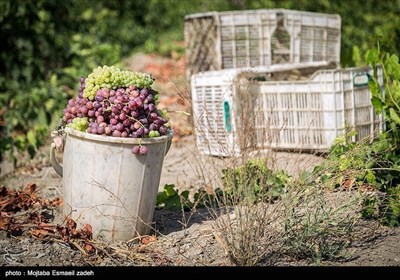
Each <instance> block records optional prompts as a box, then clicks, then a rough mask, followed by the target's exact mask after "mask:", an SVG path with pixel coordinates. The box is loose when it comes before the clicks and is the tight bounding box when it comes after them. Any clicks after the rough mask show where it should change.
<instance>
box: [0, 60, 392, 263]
mask: <svg viewBox="0 0 400 280" xmlns="http://www.w3.org/2000/svg"><path fill="white" fill-rule="evenodd" d="M126 64H127V65H128V67H131V68H132V69H134V70H136V71H141V70H147V71H149V72H152V73H154V76H155V77H156V79H159V80H160V81H163V87H161V89H162V90H163V92H165V93H169V94H165V93H164V94H163V93H162V94H161V98H160V102H161V106H163V107H164V108H167V109H168V110H169V111H170V114H171V123H172V127H174V129H175V132H176V134H175V137H174V139H173V142H172V145H171V148H170V150H169V152H168V154H167V155H166V156H165V159H164V165H163V170H162V174H161V180H160V187H159V190H160V191H161V190H162V189H163V186H164V185H165V184H174V185H175V186H176V187H177V188H178V189H179V190H181V191H183V190H189V191H191V193H193V192H194V191H195V190H197V189H198V188H199V187H204V188H206V189H209V188H215V185H216V184H217V182H218V178H219V175H220V171H221V170H220V167H221V166H224V165H226V164H229V160H230V159H229V158H228V159H219V158H215V157H210V156H204V155H201V154H199V151H198V150H197V148H196V145H195V142H194V138H193V135H192V132H193V127H192V125H191V124H190V121H189V119H188V117H187V115H186V114H182V113H181V111H189V112H190V101H188V96H187V85H186V84H185V82H184V81H183V79H182V77H183V75H184V71H183V68H182V67H183V65H184V61H178V62H176V61H175V62H173V61H171V60H166V59H161V58H158V57H149V56H145V55H138V56H136V57H134V58H133V59H131V60H129V61H128V62H127V63H126ZM138 65H139V66H140V67H138ZM48 148H49V146H45V147H44V148H42V149H41V150H40V152H39V153H38V155H37V156H36V157H35V158H34V159H33V160H31V161H28V160H25V161H24V160H20V163H23V164H22V166H20V167H18V168H17V169H15V170H14V169H13V168H12V165H11V164H10V163H9V162H7V161H6V162H3V163H2V164H1V166H0V167H1V171H0V187H1V186H5V187H7V188H8V189H13V190H14V189H15V190H21V189H24V188H26V187H27V186H29V185H30V184H35V185H36V187H37V188H36V191H35V195H37V197H42V198H45V199H47V200H52V199H55V198H60V197H62V178H61V177H60V176H58V175H57V174H56V172H55V171H54V170H53V168H52V167H51V166H50V163H49V156H48ZM322 160H323V158H322V157H318V156H315V155H311V154H299V153H289V152H278V153H274V159H273V161H272V166H271V168H277V169H283V170H286V171H287V172H288V173H290V174H292V175H296V174H298V173H299V172H300V171H302V170H310V169H312V167H313V166H315V165H316V164H318V163H320V162H321V161H322ZM0 194H1V193H0ZM0 198H1V196H0ZM41 203H42V205H44V204H45V202H43V201H41ZM46 203H48V202H46ZM46 205H47V206H46V207H42V208H40V209H38V208H36V210H34V211H30V210H28V211H23V212H22V213H21V214H19V215H20V216H19V217H15V218H20V217H21V216H23V215H30V216H29V217H31V218H32V217H33V216H32V215H33V214H34V213H36V212H37V211H41V215H42V216H45V217H47V220H46V222H47V227H43V224H41V225H42V226H41V227H40V228H38V226H37V225H35V224H27V225H25V227H23V228H22V230H21V231H20V232H19V233H18V234H11V233H10V232H9V231H8V232H7V231H4V230H0V266H4V267H11V266H12V267H25V266H60V267H61V266H97V267H98V266H231V265H232V262H231V261H230V260H229V258H228V256H227V254H226V251H225V250H224V249H223V246H221V242H220V240H219V238H218V235H217V234H216V229H215V220H214V219H213V217H212V216H211V215H210V213H209V212H208V211H207V209H205V208H199V209H197V210H196V211H193V212H183V211H167V210H155V214H154V229H155V230H154V231H153V232H152V234H151V235H150V236H145V237H142V238H136V239H133V240H130V241H128V242H112V243H111V242H104V241H102V240H96V239H94V240H92V241H91V242H89V243H85V242H84V240H85V239H84V238H81V240H80V241H79V239H76V240H75V241H74V240H72V239H70V240H63V239H62V238H60V235H55V234H54V228H51V226H54V225H65V219H64V217H62V214H61V209H60V207H58V206H57V205H55V206H54V207H50V206H48V204H46ZM6 218H7V217H5V216H3V214H2V216H1V218H0V219H2V220H3V222H4V221H5V219H6ZM2 220H0V223H1V222H2ZM39 229H46V231H44V233H43V232H38V231H35V230H39ZM64 229H65V228H64ZM69 229H71V228H69ZM354 235H355V236H356V238H355V239H354V242H353V243H352V244H351V246H350V247H349V250H348V252H349V254H350V256H351V257H349V258H347V259H346V260H340V261H335V262H324V261H322V262H321V263H320V264H319V265H322V266H397V267H398V266H400V228H395V229H391V228H386V227H383V226H379V225H378V224H377V223H376V222H375V221H360V222H359V223H358V226H357V227H356V232H355V233H354ZM64 237H65V235H64ZM82 240H83V241H82ZM88 246H89V247H88ZM259 265H261V266H314V265H316V263H314V262H312V261H305V260H302V261H299V260H295V259H291V258H289V257H287V256H285V255H279V254H278V255H274V256H273V255H270V256H269V257H266V258H265V259H263V260H262V261H261V262H260V263H259Z"/></svg>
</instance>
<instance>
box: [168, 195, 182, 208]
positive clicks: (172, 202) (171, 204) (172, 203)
mask: <svg viewBox="0 0 400 280" xmlns="http://www.w3.org/2000/svg"><path fill="white" fill-rule="evenodd" d="M181 206H182V205H181V198H180V197H179V195H178V194H177V193H175V194H174V195H173V196H170V197H168V199H167V200H166V201H165V203H164V209H166V210H172V211H174V210H179V209H181Z"/></svg>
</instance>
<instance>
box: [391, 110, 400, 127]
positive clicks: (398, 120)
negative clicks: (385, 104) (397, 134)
mask: <svg viewBox="0 0 400 280" xmlns="http://www.w3.org/2000/svg"><path fill="white" fill-rule="evenodd" d="M389 114H390V118H391V119H392V121H394V122H395V123H396V124H398V125H400V117H399V115H398V114H397V112H396V111H395V110H394V109H393V108H389Z"/></svg>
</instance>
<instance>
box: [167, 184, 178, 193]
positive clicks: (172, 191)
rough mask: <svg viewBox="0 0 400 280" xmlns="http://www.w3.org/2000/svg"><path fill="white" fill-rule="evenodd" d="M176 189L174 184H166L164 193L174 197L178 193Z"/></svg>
mask: <svg viewBox="0 0 400 280" xmlns="http://www.w3.org/2000/svg"><path fill="white" fill-rule="evenodd" d="M174 188H175V185H174V184H166V185H165V186H164V192H165V193H166V194H167V196H173V195H174V194H175V193H176V191H175V190H174Z"/></svg>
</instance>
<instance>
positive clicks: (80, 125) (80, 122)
mask: <svg viewBox="0 0 400 280" xmlns="http://www.w3.org/2000/svg"><path fill="white" fill-rule="evenodd" d="M88 126H89V121H88V118H86V117H84V118H74V119H73V120H72V122H70V123H69V124H67V127H70V128H72V129H75V130H79V131H85V130H86V129H87V128H88Z"/></svg>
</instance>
